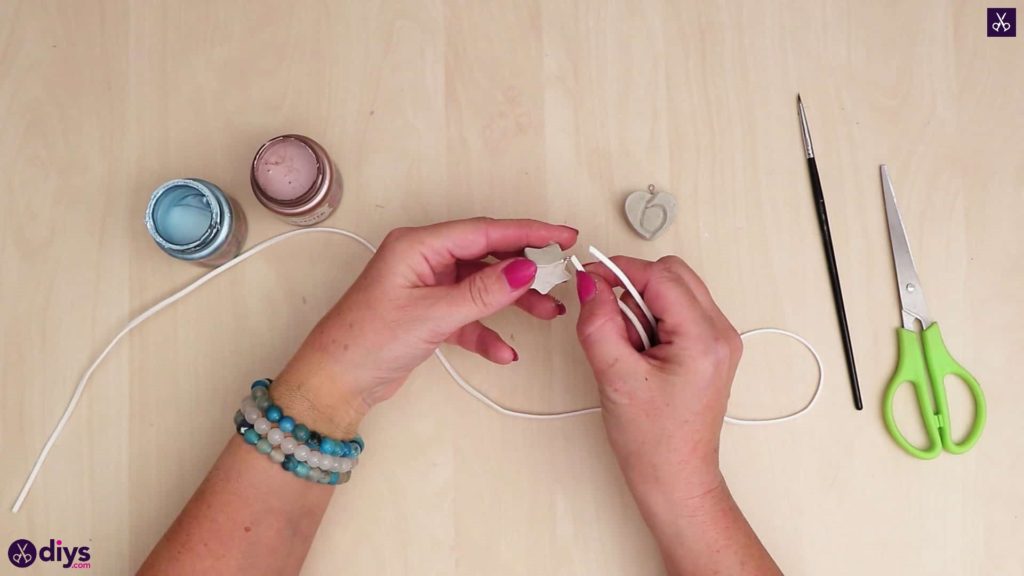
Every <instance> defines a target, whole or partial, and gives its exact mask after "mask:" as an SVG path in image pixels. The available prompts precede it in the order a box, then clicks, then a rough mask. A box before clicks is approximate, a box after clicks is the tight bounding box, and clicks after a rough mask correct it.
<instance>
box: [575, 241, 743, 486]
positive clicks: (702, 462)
mask: <svg viewBox="0 0 1024 576" xmlns="http://www.w3.org/2000/svg"><path fill="white" fill-rule="evenodd" d="M612 260H613V261H614V262H615V264H616V265H617V266H619V267H620V268H621V269H622V271H623V272H625V273H626V276H628V277H629V278H630V280H631V281H632V282H633V283H634V285H635V286H636V288H637V290H639V291H640V292H641V294H642V296H643V298H644V301H645V302H646V303H647V305H648V307H649V308H650V309H651V313H652V314H653V315H654V316H655V318H656V319H657V320H658V330H657V338H658V344H657V345H656V346H654V347H653V348H651V349H650V350H649V351H647V352H643V353H640V352H637V351H636V350H635V348H636V347H637V346H636V343H637V342H638V341H639V340H638V338H637V336H636V334H635V331H634V330H633V328H632V327H631V326H630V327H628V328H627V325H626V323H625V322H624V321H623V316H622V313H621V312H620V311H619V308H618V305H617V304H616V302H615V300H616V297H615V294H614V293H613V292H612V290H611V287H612V286H613V285H614V286H618V285H619V284H618V279H617V278H616V277H615V275H614V274H612V273H611V272H610V271H609V270H608V269H607V268H606V267H605V266H603V265H601V264H591V265H589V266H588V267H587V270H588V271H589V272H590V274H586V273H579V275H578V278H577V288H578V290H579V296H580V301H581V303H582V307H581V312H580V318H579V323H578V334H579V339H580V343H581V344H582V345H583V349H584V350H585V351H586V354H587V358H588V360H589V361H590V364H591V366H592V367H593V369H594V375H595V376H596V377H597V381H598V383H599V384H600V390H601V404H602V407H603V409H604V419H605V424H606V426H607V429H608V435H609V439H610V441H611V444H612V447H613V449H614V450H615V453H616V455H617V456H618V458H619V462H620V463H621V465H622V470H623V472H624V473H625V475H626V479H627V481H628V482H629V484H630V486H631V488H632V489H633V490H634V492H635V493H636V495H637V497H638V498H655V497H662V496H664V495H665V494H668V493H669V492H674V493H675V497H677V498H681V499H689V498H693V497H697V496H699V495H701V494H703V493H706V492H708V491H709V490H712V489H714V488H715V487H717V486H718V485H719V484H721V475H720V474H719V471H718V438H719V434H720V433H721V429H722V419H723V417H724V416H725V409H726V404H727V403H728V400H729V388H730V385H731V383H732V378H733V375H734V374H735V372H736V365H737V363H738V362H739V359H740V355H741V353H742V344H741V343H740V337H739V335H738V334H737V333H736V330H735V329H734V328H733V327H732V325H731V324H730V323H729V321H728V320H727V319H726V317H725V316H724V315H723V314H722V312H721V311H720V310H719V309H718V306H716V305H715V302H714V301H713V300H712V299H711V294H710V293H709V292H708V289H707V287H706V286H705V285H704V283H703V282H701V280H700V278H698V277H697V275H696V274H695V273H694V271H693V270H692V269H690V267H689V266H687V265H686V263H685V262H683V261H682V260H681V259H679V258H677V257H675V256H667V257H665V258H662V259H660V260H658V261H657V262H646V261H643V260H636V259H633V258H626V257H622V256H617V257H615V258H613V259H612ZM623 301H624V302H625V303H628V304H629V305H631V306H632V308H633V310H635V311H636V313H637V314H636V316H637V317H638V318H641V319H643V318H645V317H644V315H643V314H642V313H640V311H639V309H637V308H636V307H635V304H633V300H632V298H629V297H628V296H626V297H624V299H623ZM631 338H632V339H633V340H632V341H631Z"/></svg>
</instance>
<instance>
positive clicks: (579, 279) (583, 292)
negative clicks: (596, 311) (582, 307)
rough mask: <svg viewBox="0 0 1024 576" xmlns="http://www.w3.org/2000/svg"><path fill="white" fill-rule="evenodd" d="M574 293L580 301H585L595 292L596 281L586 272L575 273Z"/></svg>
mask: <svg viewBox="0 0 1024 576" xmlns="http://www.w3.org/2000/svg"><path fill="white" fill-rule="evenodd" d="M576 294H577V295H578V296H579V297H580V302H586V301H587V300H590V299H591V298H593V297H594V294H597V282H594V278H593V277H592V276H591V275H590V274H587V273H586V272H577V273H576Z"/></svg>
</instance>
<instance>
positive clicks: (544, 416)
mask: <svg viewBox="0 0 1024 576" xmlns="http://www.w3.org/2000/svg"><path fill="white" fill-rule="evenodd" d="M318 232H319V233H327V234H337V235H340V236H344V237H346V238H349V239H351V240H354V241H356V242H358V243H359V244H361V245H362V246H363V247H365V248H366V249H367V250H369V251H370V252H376V251H377V249H376V247H375V246H374V245H373V244H371V243H370V242H369V241H368V240H366V239H364V238H363V237H362V236H359V235H358V234H356V233H354V232H349V231H348V230H342V229H340V228H330V227H314V228H299V229H296V230H291V231H288V232H285V233H283V234H279V235H277V236H274V237H272V238H268V239H267V240H264V241H262V242H260V243H258V244H256V245H255V246H253V247H252V248H250V249H249V250H246V251H245V252H243V253H242V254H240V255H238V256H237V257H235V258H234V259H232V260H230V261H228V262H226V263H224V264H222V265H221V266H219V267H217V268H215V269H213V270H211V271H209V272H207V273H206V274H203V275H202V276H200V277H199V278H197V279H196V280H195V281H194V282H192V283H191V284H189V285H188V286H186V287H185V288H182V289H181V290H179V291H178V292H175V293H174V294H171V295H170V296H168V297H167V298H165V299H163V300H161V301H160V302H158V303H157V304H156V305H154V306H153V307H151V308H150V309H148V310H146V311H145V312H143V313H142V314H140V315H138V316H137V317H136V318H135V319H133V320H132V321H131V322H129V323H128V325H126V326H125V327H124V328H123V329H121V331H120V332H118V333H117V335H116V336H114V339H113V340H111V341H110V343H109V344H107V346H106V348H104V349H103V352H101V353H100V355H99V356H98V357H97V358H96V360H94V361H93V363H92V364H91V365H90V366H89V368H88V370H86V371H85V374H83V375H82V379H81V380H79V381H78V384H77V385H76V386H75V390H74V392H73V393H72V395H71V400H70V401H69V402H68V405H67V407H66V408H65V409H64V414H62V415H61V417H60V420H58V421H57V425H56V426H55V427H54V429H53V432H51V433H50V437H49V438H47V440H46V443H45V444H44V445H43V448H42V450H40V452H39V456H38V457H37V458H36V461H35V464H33V466H32V470H31V472H29V475H28V478H26V479H25V484H24V486H22V488H21V492H20V493H19V494H18V498H17V499H16V500H15V501H14V505H13V506H12V507H11V511H12V512H14V513H17V512H18V510H20V509H21V506H22V504H23V503H24V502H25V498H26V497H27V496H28V493H29V492H30V491H31V490H32V485H33V484H34V483H35V480H36V476H38V475H39V471H40V470H41V469H42V467H43V464H44V463H45V462H46V458H47V456H48V455H49V454H50V450H51V449H52V448H53V445H54V443H56V442H57V438H58V437H60V434H61V432H62V431H63V430H64V426H65V425H66V424H67V422H68V420H69V419H70V418H71V414H72V413H73V412H74V411H75V408H76V407H77V406H78V402H79V400H80V399H81V397H82V392H83V391H84V390H85V385H86V383H87V382H88V381H89V378H90V377H91V376H92V374H93V372H95V371H96V368H97V367H99V365H100V364H101V363H102V362H103V360H104V359H105V358H106V357H107V355H108V354H110V351H111V350H113V348H114V346H116V345H117V343H118V342H120V341H121V339H122V338H124V337H125V336H126V335H127V334H128V333H129V332H131V331H132V330H134V329H135V328H136V327H137V326H139V325H140V324H142V323H143V322H145V321H146V320H148V319H149V318H151V317H153V316H154V315H156V314H157V313H159V312H160V311H161V310H163V309H165V308H167V307H168V306H170V305H171V304H174V303H175V302H177V301H179V300H181V299H182V298H184V297H185V296H188V295H189V294H191V293H192V292H194V291H195V290H196V289H198V288H199V287H200V286H202V285H204V284H206V283H207V282H209V281H210V280H213V279H214V278H216V277H217V276H220V275H221V274H223V273H225V272H227V271H228V270H230V269H232V268H234V267H235V266H237V265H239V264H241V263H242V262H245V261H246V260H248V259H249V258H252V257H253V256H255V255H256V254H258V253H260V252H262V251H263V250H266V249H267V248H270V247H271V246H273V245H275V244H278V243H280V242H283V241H285V240H287V239H288V238H293V237H295V236H301V235H303V234H313V233H318ZM591 253H593V254H594V255H595V256H597V257H598V259H600V260H601V261H602V262H604V264H605V265H608V264H609V263H611V260H609V259H608V258H607V257H605V256H604V255H603V254H601V253H600V252H598V251H597V250H596V249H595V248H591ZM575 262H576V263H577V264H578V261H575ZM609 268H611V269H613V271H614V270H617V269H618V268H617V267H616V266H615V265H614V264H611V266H609ZM618 273H619V274H621V276H620V278H621V279H623V284H624V285H625V286H626V287H627V289H631V290H630V293H631V294H632V295H633V297H634V298H635V299H636V301H637V304H638V305H639V306H640V309H641V310H643V311H644V313H645V315H647V317H648V319H649V320H650V321H651V325H652V326H655V325H656V324H655V323H654V317H653V316H652V315H651V313H650V310H648V309H647V305H646V304H645V303H644V301H643V299H642V298H640V295H639V293H638V292H636V288H634V287H633V286H632V283H630V282H629V279H628V278H625V274H622V271H621V270H619V271H618ZM625 310H626V311H628V310H629V309H628V308H625ZM629 316H631V321H632V322H633V324H634V326H636V327H637V329H638V331H639V332H640V333H641V334H643V329H642V326H641V325H640V322H639V320H638V319H637V318H636V316H635V315H633V314H632V313H630V314H629ZM769 331H771V332H778V333H780V334H785V335H787V336H790V337H792V338H795V339H797V340H798V341H800V342H801V343H802V344H803V345H804V346H806V347H807V348H808V349H809V350H810V351H811V353H812V354H814V358H815V360H817V362H818V370H819V372H818V386H817V388H816V389H815V392H814V397H812V398H811V401H810V402H809V403H808V404H807V406H805V407H804V408H803V409H801V410H800V411H799V412H796V413H794V414H790V415H789V416H784V417H782V418H776V419H771V420H754V421H747V420H740V419H736V418H728V417H726V421H728V422H732V423H736V424H768V423H772V422H783V421H786V420H790V419H793V418H796V417H797V416H800V415H801V414H803V413H805V412H807V411H808V410H810V409H811V406H813V404H814V402H815V400H817V397H818V392H819V391H820V390H821V383H822V379H823V377H824V370H823V369H822V366H821V359H820V358H819V357H818V354H817V352H815V350H814V348H813V347H811V345H810V344H809V343H808V342H807V341H806V340H804V339H803V338H801V337H799V336H797V335H796V334H792V333H790V332H786V331H784V330H778V329H775V328H761V329H759V330H755V331H751V332H749V333H745V334H744V336H746V335H747V334H754V333H760V332H769ZM645 340H646V339H645ZM649 344H650V343H649V342H646V345H647V346H649ZM434 355H435V356H437V359H438V360H439V361H440V362H441V365H442V366H443V367H444V369H445V371H447V372H448V374H449V375H450V376H451V377H452V380H454V381H455V383H456V384H458V385H459V387H460V388H462V389H463V390H465V391H466V392H467V393H468V394H469V395H470V396H472V397H473V398H476V399H477V400H479V401H480V402H482V403H483V404H485V405H486V406H488V407H489V408H491V409H493V410H495V411H497V412H499V413H501V414H504V415H506V416H515V417H518V418H528V419H534V420H553V419H557V418H569V417H572V416H582V415H584V414H591V413H594V412H599V411H600V410H601V409H600V408H599V407H596V406H595V407H592V408H581V409H578V410H572V411H568V412H555V413H533V412H523V411H518V410H512V409H510V408H506V407H504V406H502V405H501V404H498V403H497V402H495V401H494V400H492V399H491V398H490V397H488V396H487V395H485V394H484V393H482V392H480V391H479V390H477V389H476V388H474V387H473V386H471V385H470V384H469V383H468V382H466V380H465V379H464V378H463V377H462V375H460V374H459V372H458V371H457V370H455V367H454V366H452V364H451V362H450V361H449V360H448V358H447V357H445V355H444V353H443V352H441V350H435V351H434Z"/></svg>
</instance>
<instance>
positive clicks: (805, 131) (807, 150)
mask: <svg viewBox="0 0 1024 576" xmlns="http://www.w3.org/2000/svg"><path fill="white" fill-rule="evenodd" d="M796 106H797V113H798V114H799V116H800V136H801V137H803V139H804V155H806V156H807V157H808V158H814V144H812V143H811V129H810V128H809V127H808V126H807V112H805V111H804V101H803V99H801V98H800V95H799V94H797V95H796Z"/></svg>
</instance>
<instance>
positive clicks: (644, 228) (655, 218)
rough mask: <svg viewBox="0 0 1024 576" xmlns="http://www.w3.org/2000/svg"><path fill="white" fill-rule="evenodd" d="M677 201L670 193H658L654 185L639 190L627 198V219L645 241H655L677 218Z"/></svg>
mask: <svg viewBox="0 0 1024 576" xmlns="http://www.w3.org/2000/svg"><path fill="white" fill-rule="evenodd" d="M676 208H677V206H676V199H675V197H673V196H672V195H671V194H669V193H668V192H658V191H656V190H655V189H654V184H651V185H650V186H648V187H647V190H637V191H636V192H633V193H632V194H630V195H629V196H628V197H627V198H626V219H627V220H629V223H630V225H631V226H633V229H634V230H636V233H637V234H639V235H641V236H643V237H644V239H645V240H654V238H656V237H657V236H658V235H659V234H661V233H662V232H664V231H665V229H666V228H668V227H669V226H670V225H671V224H672V221H673V220H674V219H675V217H676Z"/></svg>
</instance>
